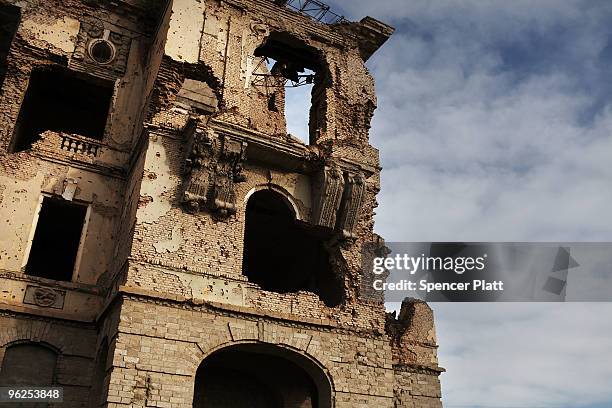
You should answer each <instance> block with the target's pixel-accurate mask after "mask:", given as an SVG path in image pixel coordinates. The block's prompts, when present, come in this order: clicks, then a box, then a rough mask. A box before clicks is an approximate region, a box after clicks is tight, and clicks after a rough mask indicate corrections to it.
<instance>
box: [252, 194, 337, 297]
mask: <svg viewBox="0 0 612 408" xmlns="http://www.w3.org/2000/svg"><path fill="white" fill-rule="evenodd" d="M326 239H329V237H328V236H326V235H325V234H322V233H321V232H319V231H315V230H312V229H309V228H308V227H307V226H306V225H303V224H300V223H298V222H297V221H296V219H295V215H294V214H293V212H292V210H291V209H290V208H289V206H288V205H287V204H286V202H285V201H284V199H283V197H282V196H281V194H279V193H277V192H275V191H273V190H261V191H258V192H256V193H254V194H253V195H252V196H251V197H250V198H249V201H248V203H247V209H246V226H245V237H244V257H243V274H244V275H245V276H247V277H248V279H249V281H251V282H253V283H256V284H258V285H259V286H261V288H262V289H264V290H268V291H271V292H277V293H294V292H298V291H308V292H312V293H315V294H317V295H318V296H319V298H320V299H321V300H322V301H323V302H324V303H325V304H326V305H328V306H331V307H333V306H337V305H339V304H340V303H341V301H342V296H343V290H342V284H341V280H340V277H339V274H338V273H336V271H334V270H333V268H332V266H331V262H330V255H329V252H328V250H327V249H326V248H325V245H324V243H325V240H326Z"/></svg>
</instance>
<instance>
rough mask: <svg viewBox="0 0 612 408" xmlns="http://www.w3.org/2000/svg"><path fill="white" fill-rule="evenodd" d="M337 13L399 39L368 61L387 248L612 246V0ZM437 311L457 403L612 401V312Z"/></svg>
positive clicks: (574, 307) (425, 1)
mask: <svg viewBox="0 0 612 408" xmlns="http://www.w3.org/2000/svg"><path fill="white" fill-rule="evenodd" d="M327 3H329V4H331V5H332V6H333V8H334V9H335V10H338V11H339V12H340V13H342V14H344V15H346V16H347V17H348V18H349V19H351V20H359V19H360V18H361V17H363V16H365V15H371V16H373V17H376V18H378V19H381V20H383V21H385V22H388V23H390V24H392V25H393V26H395V27H396V29H397V31H396V33H395V35H394V36H393V37H392V38H391V39H390V40H389V42H388V43H387V44H385V46H384V47H383V48H382V49H381V50H380V51H379V52H378V53H377V54H375V56H374V57H372V59H371V60H370V61H369V62H368V67H369V68H370V69H371V72H372V73H373V75H374V76H375V78H376V80H377V90H378V97H379V108H378V110H377V111H376V115H375V118H374V124H373V128H372V133H371V140H372V143H373V144H374V145H375V146H376V147H378V148H379V149H380V151H381V157H382V162H383V167H384V170H383V179H382V181H383V185H382V191H381V193H380V195H379V202H380V207H379V208H378V210H377V213H378V215H377V218H376V223H377V224H376V228H377V230H378V232H379V233H380V234H382V235H383V236H384V237H385V238H386V239H387V240H388V241H425V242H429V241H612V218H611V216H610V214H609V212H610V203H611V202H612V188H611V187H612V163H611V162H612V137H611V134H612V132H611V130H612V92H611V91H612V81H611V80H610V79H609V76H610V75H612V1H608V0H602V1H595V0H593V1H591V0H580V1H578V0H554V1H553V0H538V1H532V0H512V1H505V0H498V1H491V0H453V1H450V0H378V1H373V0H350V1H349V0H333V1H331V0H330V1H327ZM296 100H297V99H296ZM290 103H291V102H289V106H290ZM289 106H288V107H289ZM299 111H302V110H301V109H296V110H295V112H299ZM289 115H290V116H291V114H289ZM290 119H291V117H290ZM296 120H297V119H296ZM292 122H293V119H292ZM291 126H292V127H293V128H295V129H296V130H295V132H296V133H300V131H299V130H298V128H299V126H300V125H299V124H298V123H297V122H293V124H291ZM432 306H433V308H434V310H435V312H436V317H437V330H438V340H439V343H440V350H439V351H440V353H439V356H440V364H441V365H442V366H444V367H445V368H446V369H447V370H448V372H447V373H446V374H444V375H443V376H442V377H441V378H442V388H443V395H444V403H445V407H447V408H458V407H470V408H476V407H482V408H484V407H496V408H501V407H506V408H540V407H542V408H553V407H554V408H579V407H583V408H600V407H602V408H603V407H608V408H609V407H611V406H612V304H604V303H591V304H580V303H565V304H560V303H557V304H484V303H483V304H434V305H432Z"/></svg>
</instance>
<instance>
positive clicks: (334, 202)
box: [312, 162, 344, 228]
mask: <svg viewBox="0 0 612 408" xmlns="http://www.w3.org/2000/svg"><path fill="white" fill-rule="evenodd" d="M315 183H316V184H315V186H314V189H313V190H314V192H315V194H314V201H313V204H314V205H313V216H312V223H313V224H315V225H320V226H322V227H327V228H334V227H335V225H336V215H337V213H338V208H339V207H340V200H341V199H342V192H343V189H344V177H343V175H342V170H341V169H340V168H339V167H338V166H337V165H336V164H335V163H333V162H329V163H327V164H325V165H324V166H323V169H321V171H320V172H319V174H318V175H317V177H315Z"/></svg>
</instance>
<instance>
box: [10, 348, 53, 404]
mask: <svg viewBox="0 0 612 408" xmlns="http://www.w3.org/2000/svg"><path fill="white" fill-rule="evenodd" d="M56 365H57V353H55V351H53V350H51V349H49V348H47V347H44V346H40V345H37V344H31V343H20V344H15V345H11V346H9V347H7V349H6V351H5V353H4V359H3V360H2V368H1V369H0V386H9V385H13V386H15V385H16V386H27V385H29V386H32V385H36V386H43V387H44V386H51V385H53V384H54V383H55V368H56ZM28 406H29V405H28ZM35 406H41V405H35ZM42 406H46V405H42Z"/></svg>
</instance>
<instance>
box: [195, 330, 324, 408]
mask: <svg viewBox="0 0 612 408" xmlns="http://www.w3.org/2000/svg"><path fill="white" fill-rule="evenodd" d="M228 374H229V375H233V377H232V380H233V381H225V382H223V376H224V375H228ZM262 378H263V380H262ZM207 381H208V383H207ZM283 381H284V382H283ZM220 382H223V384H225V388H220V387H219V383H220ZM245 384H246V385H245ZM241 386H243V387H244V388H243V389H242V390H239V389H236V388H240V387H241ZM309 387H312V388H309ZM207 392H208V395H207ZM241 392H244V393H245V395H244V396H242V395H240V393H241ZM247 394H248V395H247ZM334 395H335V386H334V383H333V380H332V377H331V375H330V374H329V371H328V370H327V369H326V368H325V367H324V366H323V365H322V364H321V363H320V362H319V361H318V360H317V359H315V358H314V357H312V356H311V355H309V354H308V353H305V352H304V351H302V350H299V349H296V348H294V347H292V346H289V345H286V344H271V343H265V342H260V341H255V340H242V341H236V342H228V343H223V344H220V345H218V346H217V347H215V348H213V349H211V350H210V351H209V352H208V353H206V354H205V355H204V356H203V360H202V362H201V363H200V365H199V367H198V369H197V371H196V373H195V375H194V400H193V407H194V408H224V407H226V406H227V407H230V406H234V405H232V404H239V403H240V402H239V401H240V398H242V397H244V398H247V397H248V398H249V401H250V402H251V403H252V404H254V405H252V406H254V407H257V406H262V407H264V406H265V407H266V408H275V407H279V408H280V407H282V408H304V407H309V408H310V407H312V408H315V407H316V408H333V407H334V406H335V404H334ZM227 398H235V400H234V401H231V402H227ZM221 400H223V401H226V404H229V405H222V404H219V401H221ZM257 404H260V405H257ZM235 406H238V405H235Z"/></svg>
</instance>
